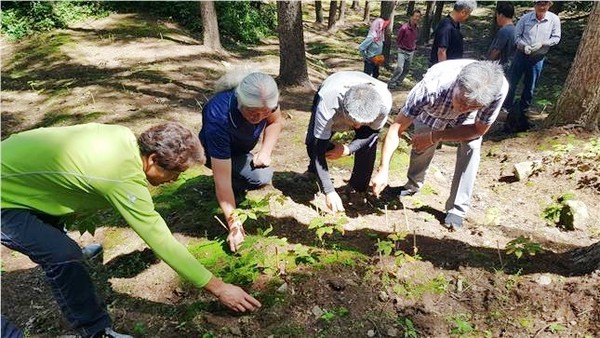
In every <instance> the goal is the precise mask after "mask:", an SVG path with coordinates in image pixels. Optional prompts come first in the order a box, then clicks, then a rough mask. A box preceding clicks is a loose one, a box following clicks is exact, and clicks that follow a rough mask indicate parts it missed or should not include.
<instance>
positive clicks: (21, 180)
mask: <svg viewBox="0 0 600 338" xmlns="http://www.w3.org/2000/svg"><path fill="white" fill-rule="evenodd" d="M0 155H1V157H2V172H1V185H2V187H1V191H2V194H1V201H2V203H1V206H2V208H3V209H4V208H19V209H31V210H36V211H40V212H43V213H46V214H49V215H54V216H62V215H66V214H70V213H73V212H80V211H94V210H99V209H103V208H106V207H108V206H112V207H114V208H115V209H116V210H117V211H118V212H119V213H120V214H121V215H122V216H123V218H125V220H126V221H127V223H128V224H129V225H130V226H131V227H132V228H133V230H134V231H135V232H136V233H137V234H138V235H139V236H140V237H141V238H142V239H143V240H144V241H145V242H146V243H147V244H148V246H150V248H152V250H154V252H155V253H156V254H157V255H158V256H159V257H160V258H161V259H162V260H164V261H165V262H166V263H167V264H169V266H171V267H172V268H173V269H174V270H175V271H177V272H178V273H179V274H180V275H181V276H182V277H184V278H186V279H188V280H190V281H191V282H192V283H194V284H195V285H196V286H198V287H203V286H204V285H206V283H208V281H209V280H210V278H211V277H212V274H211V273H210V271H208V270H207V269H206V268H205V267H204V266H202V264H200V263H199V262H198V261H197V260H196V259H195V258H194V257H193V256H192V255H191V254H190V253H189V251H188V250H187V249H186V248H185V247H184V246H183V245H182V244H181V243H180V242H178V241H177V240H176V239H175V238H174V237H173V235H172V234H171V231H170V230H169V228H168V227H167V225H166V223H165V221H164V220H163V219H162V217H161V216H160V215H159V214H158V213H157V212H156V210H154V203H153V202H152V197H151V195H150V192H149V191H148V182H147V181H146V175H145V174H144V171H143V165H142V158H141V155H140V151H139V147H138V145H137V140H136V137H135V135H134V134H133V133H132V132H131V130H129V129H128V128H126V127H122V126H116V125H103V124H97V123H90V124H84V125H77V126H71V127H59V128H40V129H35V130H30V131H26V132H23V133H18V134H14V135H12V136H10V137H9V138H8V139H6V140H4V141H2V143H1V153H0Z"/></svg>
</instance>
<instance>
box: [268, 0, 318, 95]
mask: <svg viewBox="0 0 600 338" xmlns="http://www.w3.org/2000/svg"><path fill="white" fill-rule="evenodd" d="M277 30H278V33H279V77H278V81H279V85H281V86H284V87H285V86H294V85H301V86H310V87H312V84H311V83H310V81H309V79H308V68H307V66H306V50H305V48H304V28H303V27H302V2H301V1H277Z"/></svg>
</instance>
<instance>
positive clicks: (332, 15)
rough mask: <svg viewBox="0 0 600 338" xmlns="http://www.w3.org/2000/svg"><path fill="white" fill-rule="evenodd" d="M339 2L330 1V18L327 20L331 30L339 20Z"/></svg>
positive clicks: (328, 27)
mask: <svg viewBox="0 0 600 338" xmlns="http://www.w3.org/2000/svg"><path fill="white" fill-rule="evenodd" d="M337 8H338V3H337V1H329V17H328V19H327V29H328V30H331V29H332V28H333V26H334V25H335V22H336V20H337V18H336V17H337Z"/></svg>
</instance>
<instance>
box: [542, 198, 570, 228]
mask: <svg viewBox="0 0 600 338" xmlns="http://www.w3.org/2000/svg"><path fill="white" fill-rule="evenodd" d="M574 197H575V195H574V194H573V193H565V194H563V195H561V196H559V197H557V198H556V202H553V203H552V204H550V205H549V206H547V207H546V208H545V209H544V211H542V214H541V217H542V218H543V219H544V220H546V223H548V225H554V226H560V223H561V215H562V214H564V213H567V212H568V209H569V208H568V206H567V204H566V202H567V201H569V200H572V199H573V198H574ZM562 217H564V216H562Z"/></svg>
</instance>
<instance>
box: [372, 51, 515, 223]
mask: <svg viewBox="0 0 600 338" xmlns="http://www.w3.org/2000/svg"><path fill="white" fill-rule="evenodd" d="M507 92H508V81H506V79H505V78H504V73H503V71H502V66H500V65H499V64H497V63H494V62H491V61H475V60H469V59H458V60H449V61H444V62H440V63H438V64H435V65H434V66H432V67H431V68H429V70H428V71H427V73H426V74H425V76H424V77H423V80H421V81H420V82H419V83H418V84H417V85H416V86H415V87H414V88H413V89H412V90H411V91H410V93H409V94H408V98H407V101H406V103H405V105H404V107H402V108H401V109H400V111H399V113H398V115H397V116H396V119H395V121H394V123H393V124H392V125H391V126H390V128H389V130H388V132H387V135H386V137H385V141H384V144H383V149H382V154H381V163H380V166H379V171H378V173H377V174H376V175H375V176H374V177H373V179H372V181H371V185H372V188H373V192H374V193H375V195H377V196H378V195H379V194H380V193H381V192H382V190H383V189H384V188H385V187H386V186H387V184H388V176H389V164H390V161H391V158H392V155H393V153H394V151H395V150H396V148H397V147H398V143H399V139H400V135H401V134H402V133H403V132H404V131H405V130H406V129H407V128H408V127H409V126H410V125H411V124H414V128H415V135H414V136H413V137H412V151H411V156H410V164H409V167H408V173H407V177H408V182H407V183H406V184H405V185H404V186H401V187H396V188H390V189H388V191H389V192H390V193H392V194H394V195H399V196H409V195H412V194H414V193H416V192H417V191H418V190H419V189H420V188H421V187H422V186H423V182H424V180H425V172H426V171H427V168H428V167H429V164H430V163H431V160H432V159H433V155H434V153H435V149H436V145H437V144H438V142H440V141H456V142H460V145H459V147H458V150H457V154H456V167H455V170H454V178H453V180H452V187H451V190H450V197H449V198H448V200H447V201H446V207H445V209H446V218H445V220H444V226H445V227H447V228H449V229H451V230H454V229H458V228H460V227H462V224H463V218H464V217H465V214H466V212H467V210H468V209H469V205H470V201H471V196H472V193H473V186H474V185H475V177H476V175H477V169H478V167H479V157H480V148H481V140H482V136H483V135H484V134H485V133H486V132H487V131H488V130H489V128H490V126H491V125H492V123H494V121H495V120H496V117H497V116H498V113H499V112H500V108H501V107H502V103H503V101H504V98H505V97H506V94H507Z"/></svg>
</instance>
